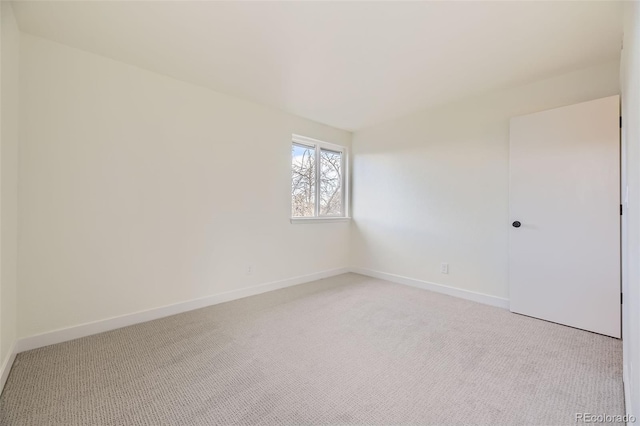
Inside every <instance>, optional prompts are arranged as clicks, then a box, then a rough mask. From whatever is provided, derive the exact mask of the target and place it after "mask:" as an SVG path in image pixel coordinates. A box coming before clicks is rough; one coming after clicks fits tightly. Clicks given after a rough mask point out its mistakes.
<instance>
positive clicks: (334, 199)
mask: <svg viewBox="0 0 640 426" xmlns="http://www.w3.org/2000/svg"><path fill="white" fill-rule="evenodd" d="M315 152H316V151H315V149H314V148H307V147H302V146H299V145H293V147H292V149H291V158H292V161H291V173H292V175H291V197H292V203H291V208H292V212H291V214H292V216H293V217H311V216H314V215H315V202H316V158H315ZM341 168H342V154H341V153H339V152H334V151H328V150H324V149H323V150H320V179H319V194H318V202H319V206H318V208H319V213H320V215H339V214H340V213H341V212H342V170H341Z"/></svg>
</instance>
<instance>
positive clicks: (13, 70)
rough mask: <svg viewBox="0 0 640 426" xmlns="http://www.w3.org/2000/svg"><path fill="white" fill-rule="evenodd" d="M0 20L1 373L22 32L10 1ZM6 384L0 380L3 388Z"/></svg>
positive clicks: (8, 319)
mask: <svg viewBox="0 0 640 426" xmlns="http://www.w3.org/2000/svg"><path fill="white" fill-rule="evenodd" d="M0 13H1V14H2V20H1V23H0V29H1V35H0V38H1V40H2V42H1V45H0V56H1V58H0V63H1V67H0V80H1V84H0V99H1V105H0V374H1V373H2V366H4V365H5V363H6V362H7V360H8V359H9V357H10V356H11V349H12V346H13V344H14V342H15V340H16V329H17V314H16V304H17V288H16V287H17V250H18V247H17V209H18V187H17V185H18V183H17V179H18V81H19V77H18V60H19V41H20V33H19V31H18V26H17V24H16V21H15V18H14V16H13V11H12V9H11V3H9V2H5V1H3V2H1V3H0ZM2 385H3V383H0V390H1V389H2Z"/></svg>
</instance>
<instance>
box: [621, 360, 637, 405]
mask: <svg viewBox="0 0 640 426" xmlns="http://www.w3.org/2000/svg"><path fill="white" fill-rule="evenodd" d="M622 389H623V392H624V408H625V414H629V415H633V416H635V415H636V414H637V413H634V412H633V404H632V403H631V388H630V386H629V368H628V367H627V363H626V362H624V363H623V364H622Z"/></svg>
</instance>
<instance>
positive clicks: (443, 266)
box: [440, 263, 449, 274]
mask: <svg viewBox="0 0 640 426" xmlns="http://www.w3.org/2000/svg"><path fill="white" fill-rule="evenodd" d="M440 273H441V274H448V273H449V264H448V263H441V264H440Z"/></svg>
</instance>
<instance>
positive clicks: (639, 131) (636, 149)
mask: <svg viewBox="0 0 640 426" xmlns="http://www.w3.org/2000/svg"><path fill="white" fill-rule="evenodd" d="M620 86H621V100H622V149H623V151H624V152H625V155H624V157H625V162H624V163H623V164H622V169H623V188H624V187H625V186H627V187H628V194H629V195H628V202H627V203H626V210H625V214H624V215H623V216H622V218H623V233H622V247H623V253H624V256H623V268H622V286H623V292H624V304H623V305H622V339H623V341H622V343H623V348H624V377H625V394H626V395H625V396H626V399H627V412H628V413H629V414H633V415H635V416H636V417H638V416H640V313H639V311H640V262H639V260H638V259H640V118H639V117H640V6H639V5H638V2H627V3H626V4H625V18H624V48H623V50H622V61H621V67H620ZM625 170H626V173H625ZM625 181H626V182H625ZM625 184H626V185H625ZM625 192H626V191H624V190H623V197H624V193H625Z"/></svg>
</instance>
